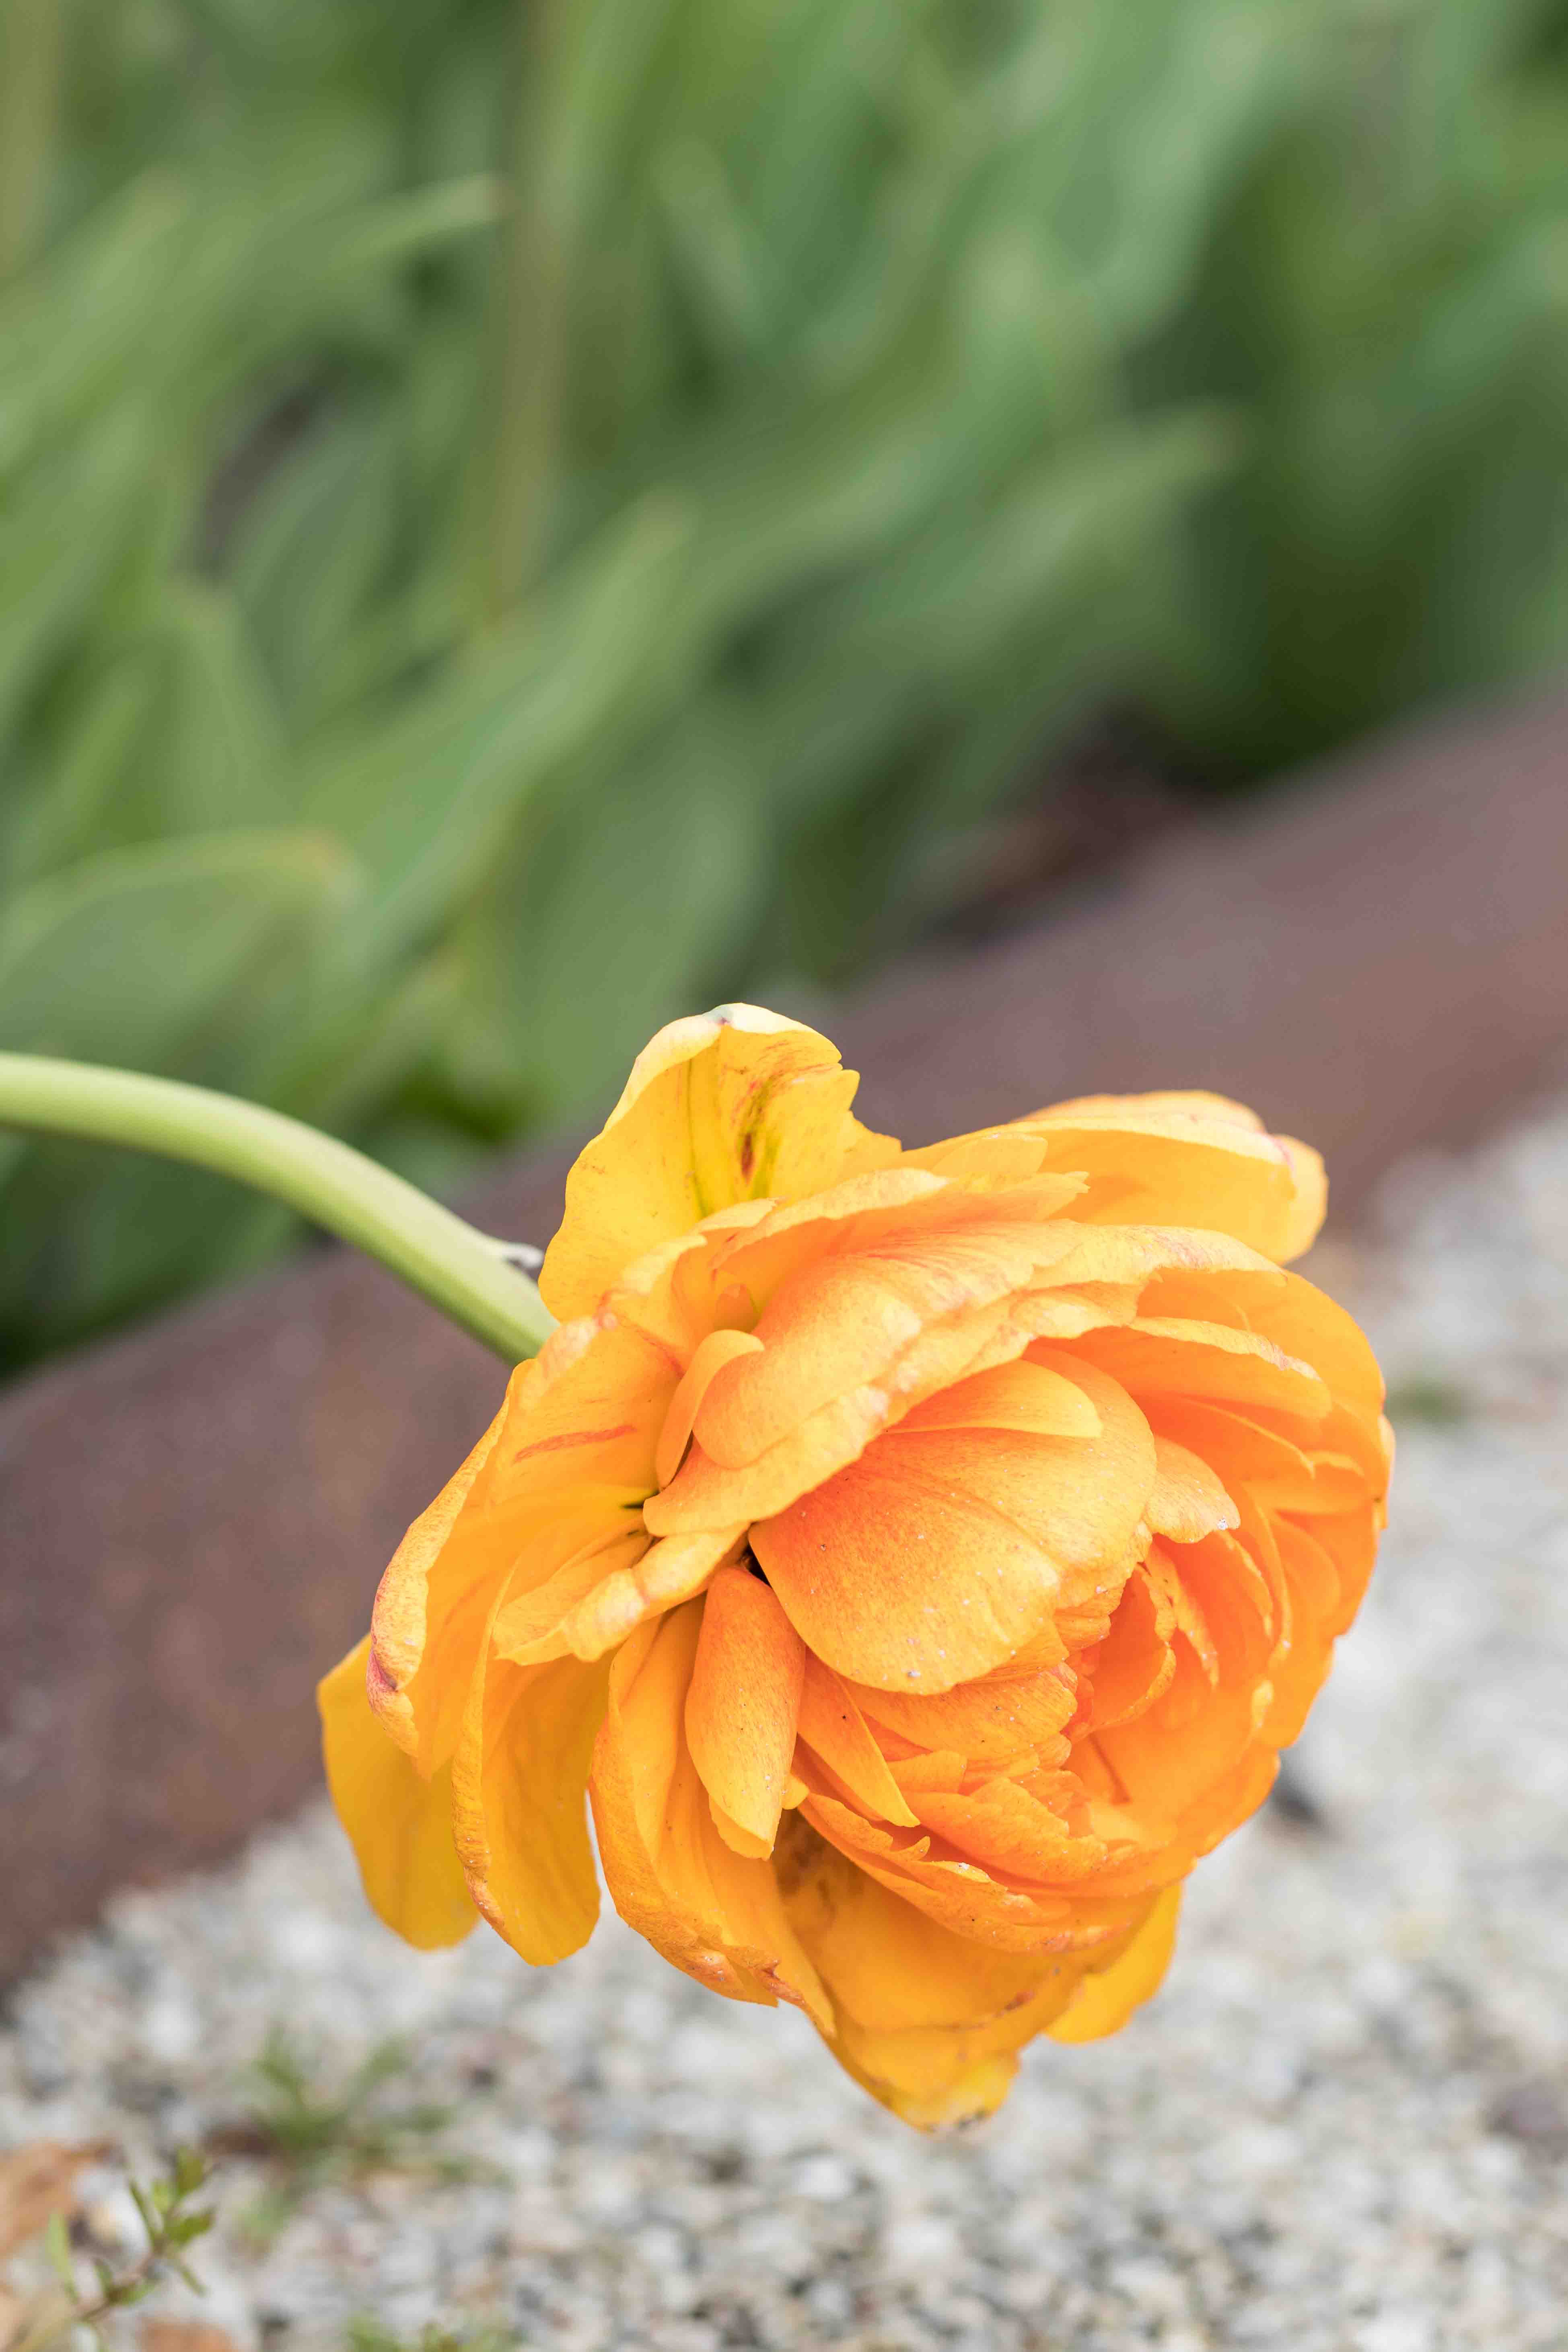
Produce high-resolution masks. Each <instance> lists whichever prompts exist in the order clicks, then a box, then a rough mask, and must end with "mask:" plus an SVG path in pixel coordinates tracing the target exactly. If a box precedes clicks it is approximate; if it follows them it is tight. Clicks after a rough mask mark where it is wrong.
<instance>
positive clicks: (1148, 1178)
mask: <svg viewBox="0 0 1568 2352" xmlns="http://www.w3.org/2000/svg"><path fill="white" fill-rule="evenodd" d="M1016 1124H1017V1125H1018V1126H1019V1127H1020V1128H1023V1129H1026V1131H1027V1132H1028V1133H1029V1134H1030V1135H1031V1136H1037V1137H1039V1138H1040V1139H1042V1140H1043V1142H1044V1144H1045V1157H1044V1160H1043V1163H1042V1164H1043V1165H1044V1166H1045V1167H1047V1168H1049V1169H1071V1170H1074V1171H1081V1172H1082V1173H1083V1174H1084V1175H1086V1176H1087V1177H1088V1179H1089V1190H1088V1192H1087V1193H1086V1194H1085V1196H1084V1201H1083V1203H1082V1204H1081V1206H1080V1207H1079V1209H1078V1210H1077V1211H1076V1212H1075V1213H1076V1214H1077V1215H1079V1216H1081V1217H1084V1218H1086V1219H1088V1220H1089V1222H1091V1223H1110V1224H1118V1225H1142V1224H1155V1225H1206V1226H1209V1227H1211V1228H1215V1229H1217V1230H1218V1231H1219V1232H1221V1233H1225V1234H1232V1235H1234V1236H1235V1238H1236V1239H1237V1241H1240V1242H1245V1243H1246V1244H1247V1245H1248V1247H1250V1248H1252V1249H1255V1250H1259V1251H1261V1252H1262V1254H1263V1255H1264V1256H1265V1257H1268V1258H1273V1259H1274V1260H1275V1261H1276V1263H1282V1262H1283V1261H1284V1260H1286V1259H1287V1258H1290V1257H1296V1256H1299V1255H1300V1253H1301V1251H1302V1250H1303V1249H1305V1248H1306V1247H1307V1246H1308V1245H1309V1244H1310V1241H1311V1240H1312V1238H1313V1236H1314V1235H1315V1234H1316V1232H1317V1230H1318V1226H1319V1225H1320V1224H1321V1221H1322V1213H1323V1208H1324V1204H1325V1198H1326V1188H1325V1185H1324V1181H1323V1175H1322V1162H1321V1160H1319V1158H1318V1156H1317V1154H1316V1152H1314V1151H1311V1150H1309V1149H1308V1147H1307V1146H1306V1145H1305V1144H1301V1143H1297V1142H1295V1141H1294V1140H1293V1139H1290V1140H1286V1139H1281V1138H1279V1137H1278V1136H1271V1135H1266V1134H1265V1133H1263V1132H1262V1129H1261V1123H1260V1122H1259V1121H1258V1118H1257V1117H1256V1115H1255V1114H1254V1113H1253V1112H1251V1111H1249V1110H1247V1109H1245V1108H1243V1107H1242V1106H1241V1105H1240V1104H1239V1103H1230V1102H1226V1100H1225V1099H1224V1097H1221V1096H1218V1095H1122V1096H1114V1095H1097V1096H1091V1097H1084V1098H1083V1099H1082V1100H1081V1101H1078V1102H1071V1103H1057V1104H1053V1105H1052V1106H1051V1107H1050V1108H1048V1109H1046V1110H1043V1111H1037V1112H1035V1113H1033V1114H1032V1115H1031V1116H1030V1117H1029V1118H1026V1119H1020V1120H1018V1121H1017V1122H1016Z"/></svg>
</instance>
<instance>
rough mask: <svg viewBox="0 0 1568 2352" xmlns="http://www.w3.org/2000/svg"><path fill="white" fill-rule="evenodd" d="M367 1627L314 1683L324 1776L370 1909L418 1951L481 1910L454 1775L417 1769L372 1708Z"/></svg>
mask: <svg viewBox="0 0 1568 2352" xmlns="http://www.w3.org/2000/svg"><path fill="white" fill-rule="evenodd" d="M369 1658H370V1636H369V1635H368V1634H366V1636H365V1638H364V1640H363V1642H361V1643H358V1644H357V1646H356V1647H355V1648H353V1649H352V1650H351V1651H350V1652H349V1654H348V1656H347V1657H346V1658H344V1659H343V1660H342V1662H341V1664H338V1665H336V1666H334V1667H333V1668H332V1671H331V1674H330V1675H325V1676H323V1678H322V1680H321V1682H320V1683H319V1684H318V1685H317V1686H316V1703H317V1706H319V1707H320V1709H321V1745H322V1751H323V1754H324V1757H325V1760H326V1768H327V1786H328V1788H329V1789H330V1790H331V1798H332V1803H333V1805H334V1807H335V1808H336V1810H337V1815H338V1819H339V1820H340V1821H341V1822H342V1825H343V1827H344V1829H345V1830H346V1831H347V1832H348V1834H349V1838H350V1841H351V1843H353V1850H354V1856H355V1859H356V1860H357V1862H358V1864H359V1867H360V1876H361V1878H362V1879H363V1882H364V1891H365V1895H366V1896H367V1898H368V1900H369V1903H370V1906H371V1908H372V1910H373V1911H374V1913H375V1914H376V1916H377V1917H378V1918H380V1919H384V1921H385V1922H386V1925H387V1926H388V1927H390V1928H392V1929H393V1930H394V1932H395V1934H397V1935H399V1936H401V1937H403V1938H404V1940H405V1943H410V1944H414V1945H416V1946H417V1947H418V1948H419V1949H420V1950H421V1951H433V1950H435V1949H436V1948H437V1947H439V1946H441V1945H443V1944H458V1943H461V1941H462V1939H463V1937H465V1936H466V1935H468V1933H469V1931H470V1930H471V1928H472V1927H473V1926H474V1923H475V1921H476V1919H477V1918H478V1916H479V1915H478V1913H477V1912H476V1911H475V1909H474V1905H473V1900H472V1897H471V1896H470V1895H469V1893H468V1886H467V1884H466V1883H465V1881H464V1877H463V1868H462V1864H461V1863H460V1862H459V1861H458V1850H457V1847H456V1845H455V1844H454V1843H453V1841H452V1777H451V1773H450V1771H449V1770H447V1769H442V1770H441V1771H439V1772H437V1774H436V1775H435V1776H434V1777H433V1778H432V1779H431V1780H422V1779H421V1778H420V1776H419V1773H418V1772H417V1771H416V1769H415V1767H414V1765H413V1763H412V1762H411V1761H410V1759H408V1757H407V1756H405V1754H404V1752H403V1750H402V1749H401V1748H398V1747H397V1746H395V1743H394V1742H393V1740H392V1739H391V1738H389V1737H388V1734H387V1732H386V1730H385V1728H384V1726H383V1725H382V1724H381V1723H380V1722H379V1721H378V1720H377V1718H376V1717H375V1716H374V1714H373V1713H372V1711H371V1706H370V1701H369V1699H368V1698H367V1696H366V1695H365V1668H366V1665H367V1664H368V1663H369Z"/></svg>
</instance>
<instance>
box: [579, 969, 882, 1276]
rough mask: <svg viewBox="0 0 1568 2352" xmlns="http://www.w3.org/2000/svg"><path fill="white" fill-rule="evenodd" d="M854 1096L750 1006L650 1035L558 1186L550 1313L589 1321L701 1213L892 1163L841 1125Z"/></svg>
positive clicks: (851, 1125) (836, 1073)
mask: <svg viewBox="0 0 1568 2352" xmlns="http://www.w3.org/2000/svg"><path fill="white" fill-rule="evenodd" d="M857 1085H858V1079H857V1077H856V1076H855V1074H854V1072H853V1071H849V1070H845V1069H843V1068H841V1067H840V1066H839V1060H838V1054H837V1048H836V1047H835V1046H833V1045H830V1044H829V1043H828V1041H827V1039H826V1037H820V1036H818V1035H817V1034H816V1031H815V1030H811V1029H805V1028H803V1027H802V1026H801V1025H800V1024H799V1023H798V1022H795V1021H788V1020H785V1019H784V1017H783V1016H782V1015H781V1014H779V1013H766V1012H763V1011H762V1010H760V1009H759V1008H758V1007H757V1006H755V1005H748V1004H729V1005H721V1007H720V1008H719V1010H718V1011H717V1012H715V1013H703V1014H701V1015H700V1016H698V1017H696V1018H693V1019H690V1020H686V1021H676V1022H672V1023H671V1024H670V1025H669V1027H668V1028H667V1029H662V1030H660V1032H659V1034H658V1036H657V1037H656V1038H655V1039H654V1040H653V1042H652V1044H651V1045H648V1046H647V1047H646V1048H645V1049H644V1051H643V1052H642V1053H641V1054H640V1055H638V1056H637V1062H636V1064H635V1065H634V1066H633V1069H632V1074H631V1076H630V1077H629V1078H628V1080H627V1081H626V1091H625V1093H624V1094H623V1095H622V1097H621V1099H620V1101H619V1102H618V1103H617V1104H616V1108H615V1109H614V1110H613V1111H612V1112H611V1114H610V1117H609V1118H608V1120H607V1121H606V1122H605V1129H604V1132H603V1133H602V1134H601V1135H599V1136H597V1137H596V1138H595V1140H594V1141H593V1142H592V1143H590V1144H589V1145H588V1146H587V1148H586V1150H584V1152H583V1153H582V1154H581V1155H580V1157H579V1158H578V1160H577V1162H576V1165H575V1166H574V1169H573V1171H572V1173H571V1174H570V1176H569V1177H568V1178H567V1180H566V1213H565V1215H564V1218H563V1221H562V1225H561V1230H560V1232H559V1233H558V1234H556V1236H555V1238H554V1240H553V1241H552V1244H551V1245H550V1247H549V1249H548V1251H547V1252H546V1253H545V1259H544V1266H543V1270H542V1274H541V1276H540V1285H539V1286H540V1289H541V1291H542V1294H543V1297H544V1300H545V1303H546V1305H547V1306H548V1307H550V1309H551V1312H552V1314H554V1315H558V1316H560V1317H561V1318H563V1319H565V1318H570V1317H573V1316H578V1315H586V1314H589V1313H591V1312H592V1311H593V1309H594V1308H595V1307H596V1306H597V1304H598V1302H599V1299H600V1298H601V1297H602V1296H603V1295H604V1293H605V1290H607V1289H608V1288H609V1286H611V1284H612V1283H613V1282H614V1281H615V1280H616V1276H618V1275H619V1274H620V1273H621V1272H622V1271H623V1269H624V1268H626V1266H629V1265H632V1264H633V1262H634V1261H635V1260H637V1259H638V1258H641V1257H642V1256H644V1255H646V1254H647V1252H648V1251H649V1250H652V1249H654V1248H655V1247H657V1245H658V1244H659V1243H661V1242H665V1241H668V1240H669V1239H670V1238H671V1237H672V1236H674V1235H676V1234H684V1233H687V1232H689V1230H690V1228H691V1227H692V1226H693V1225H695V1224H698V1223H700V1222H701V1220H702V1219H703V1218H704V1217H707V1216H709V1215H710V1214H712V1213H713V1212H714V1211H715V1210H721V1209H726V1208H728V1207H730V1206H731V1203H733V1202H739V1201H751V1200H758V1199H764V1198H766V1199H773V1200H795V1199H799V1198H800V1197H801V1196H802V1195H803V1194H805V1193H810V1192H822V1191H823V1190H825V1189H826V1187H827V1186H828V1185H830V1184H832V1183H834V1182H836V1181H837V1179H838V1178H839V1177H840V1176H844V1175H847V1174H849V1173H851V1172H852V1171H854V1170H855V1169H856V1168H858V1167H861V1166H876V1165H879V1164H880V1163H881V1162H883V1161H886V1160H893V1159H895V1158H896V1157H897V1155H898V1145H897V1144H896V1143H895V1142H894V1141H893V1140H892V1139H890V1138H884V1137H880V1136H874V1135H872V1134H871V1133H870V1131H869V1130H868V1129H866V1128H863V1127H862V1126H861V1125H860V1123H859V1121H858V1119H856V1118H852V1117H851V1115H850V1111H849V1105H850V1102H851V1100H852V1099H853V1097H854V1094H855V1089H856V1087H857Z"/></svg>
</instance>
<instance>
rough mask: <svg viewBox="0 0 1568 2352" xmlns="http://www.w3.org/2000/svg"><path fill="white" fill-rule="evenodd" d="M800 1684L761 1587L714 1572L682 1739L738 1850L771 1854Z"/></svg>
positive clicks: (737, 1571) (796, 1653)
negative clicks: (739, 1836)
mask: <svg viewBox="0 0 1568 2352" xmlns="http://www.w3.org/2000/svg"><path fill="white" fill-rule="evenodd" d="M804 1680H805V1648H804V1646H803V1644H802V1643H801V1639H800V1636H799V1634H798V1633H796V1632H795V1628H794V1626H793V1625H792V1624H791V1623H790V1622H789V1619H788V1618H787V1617H786V1616H785V1615H784V1611H783V1610H782V1609H781V1608H780V1607H779V1604H778V1602H777V1601H776V1600H775V1599H774V1597H773V1594H772V1593H771V1592H770V1591H769V1590H768V1588H767V1586H766V1585H765V1584H763V1582H762V1580H760V1578H758V1577H755V1576H753V1575H752V1573H751V1571H750V1570H748V1569H743V1568H721V1569H720V1570H719V1572H718V1574H717V1575H716V1576H715V1577H714V1579H713V1581H712V1582H711V1584H710V1585H709V1587H708V1590H707V1592H706V1594H705V1595H704V1597H703V1602H702V1630H701V1633H700V1635H699V1637H698V1643H697V1654H696V1658H695V1660H694V1661H693V1664H692V1669H691V1682H690V1686H689V1689H688V1691H687V1694H686V1742H687V1746H688V1747H689V1748H690V1750H691V1759H692V1761H693V1763H694V1764H695V1765H696V1767H697V1769H698V1772H699V1773H700V1776H701V1780H702V1783H703V1786H704V1787H705V1788H706V1790H707V1791H708V1794H709V1797H710V1800H711V1801H712V1806H713V1818H714V1822H715V1824H716V1825H717V1827H718V1830H719V1833H720V1835H721V1837H722V1838H724V1840H725V1843H727V1844H730V1845H733V1846H734V1847H735V1849H736V1851H737V1852H738V1853H751V1854H753V1855H755V1854H757V1853H772V1851H773V1839H774V1837H775V1836H776V1835H777V1833H778V1825H779V1814H780V1812H781V1811H783V1808H784V1789H785V1785H786V1783H787V1781H788V1779H789V1769H790V1760H791V1759H792V1758H793V1756H794V1754H795V1726H796V1722H797V1720H798V1718H799V1715H800V1695H801V1685H802V1684H803V1682H804ZM735 1830H740V1831H741V1832H743V1833H744V1839H745V1843H741V1842H740V1841H739V1840H737V1839H736V1837H735V1836H734V1835H733V1833H732V1832H734V1831H735Z"/></svg>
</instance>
